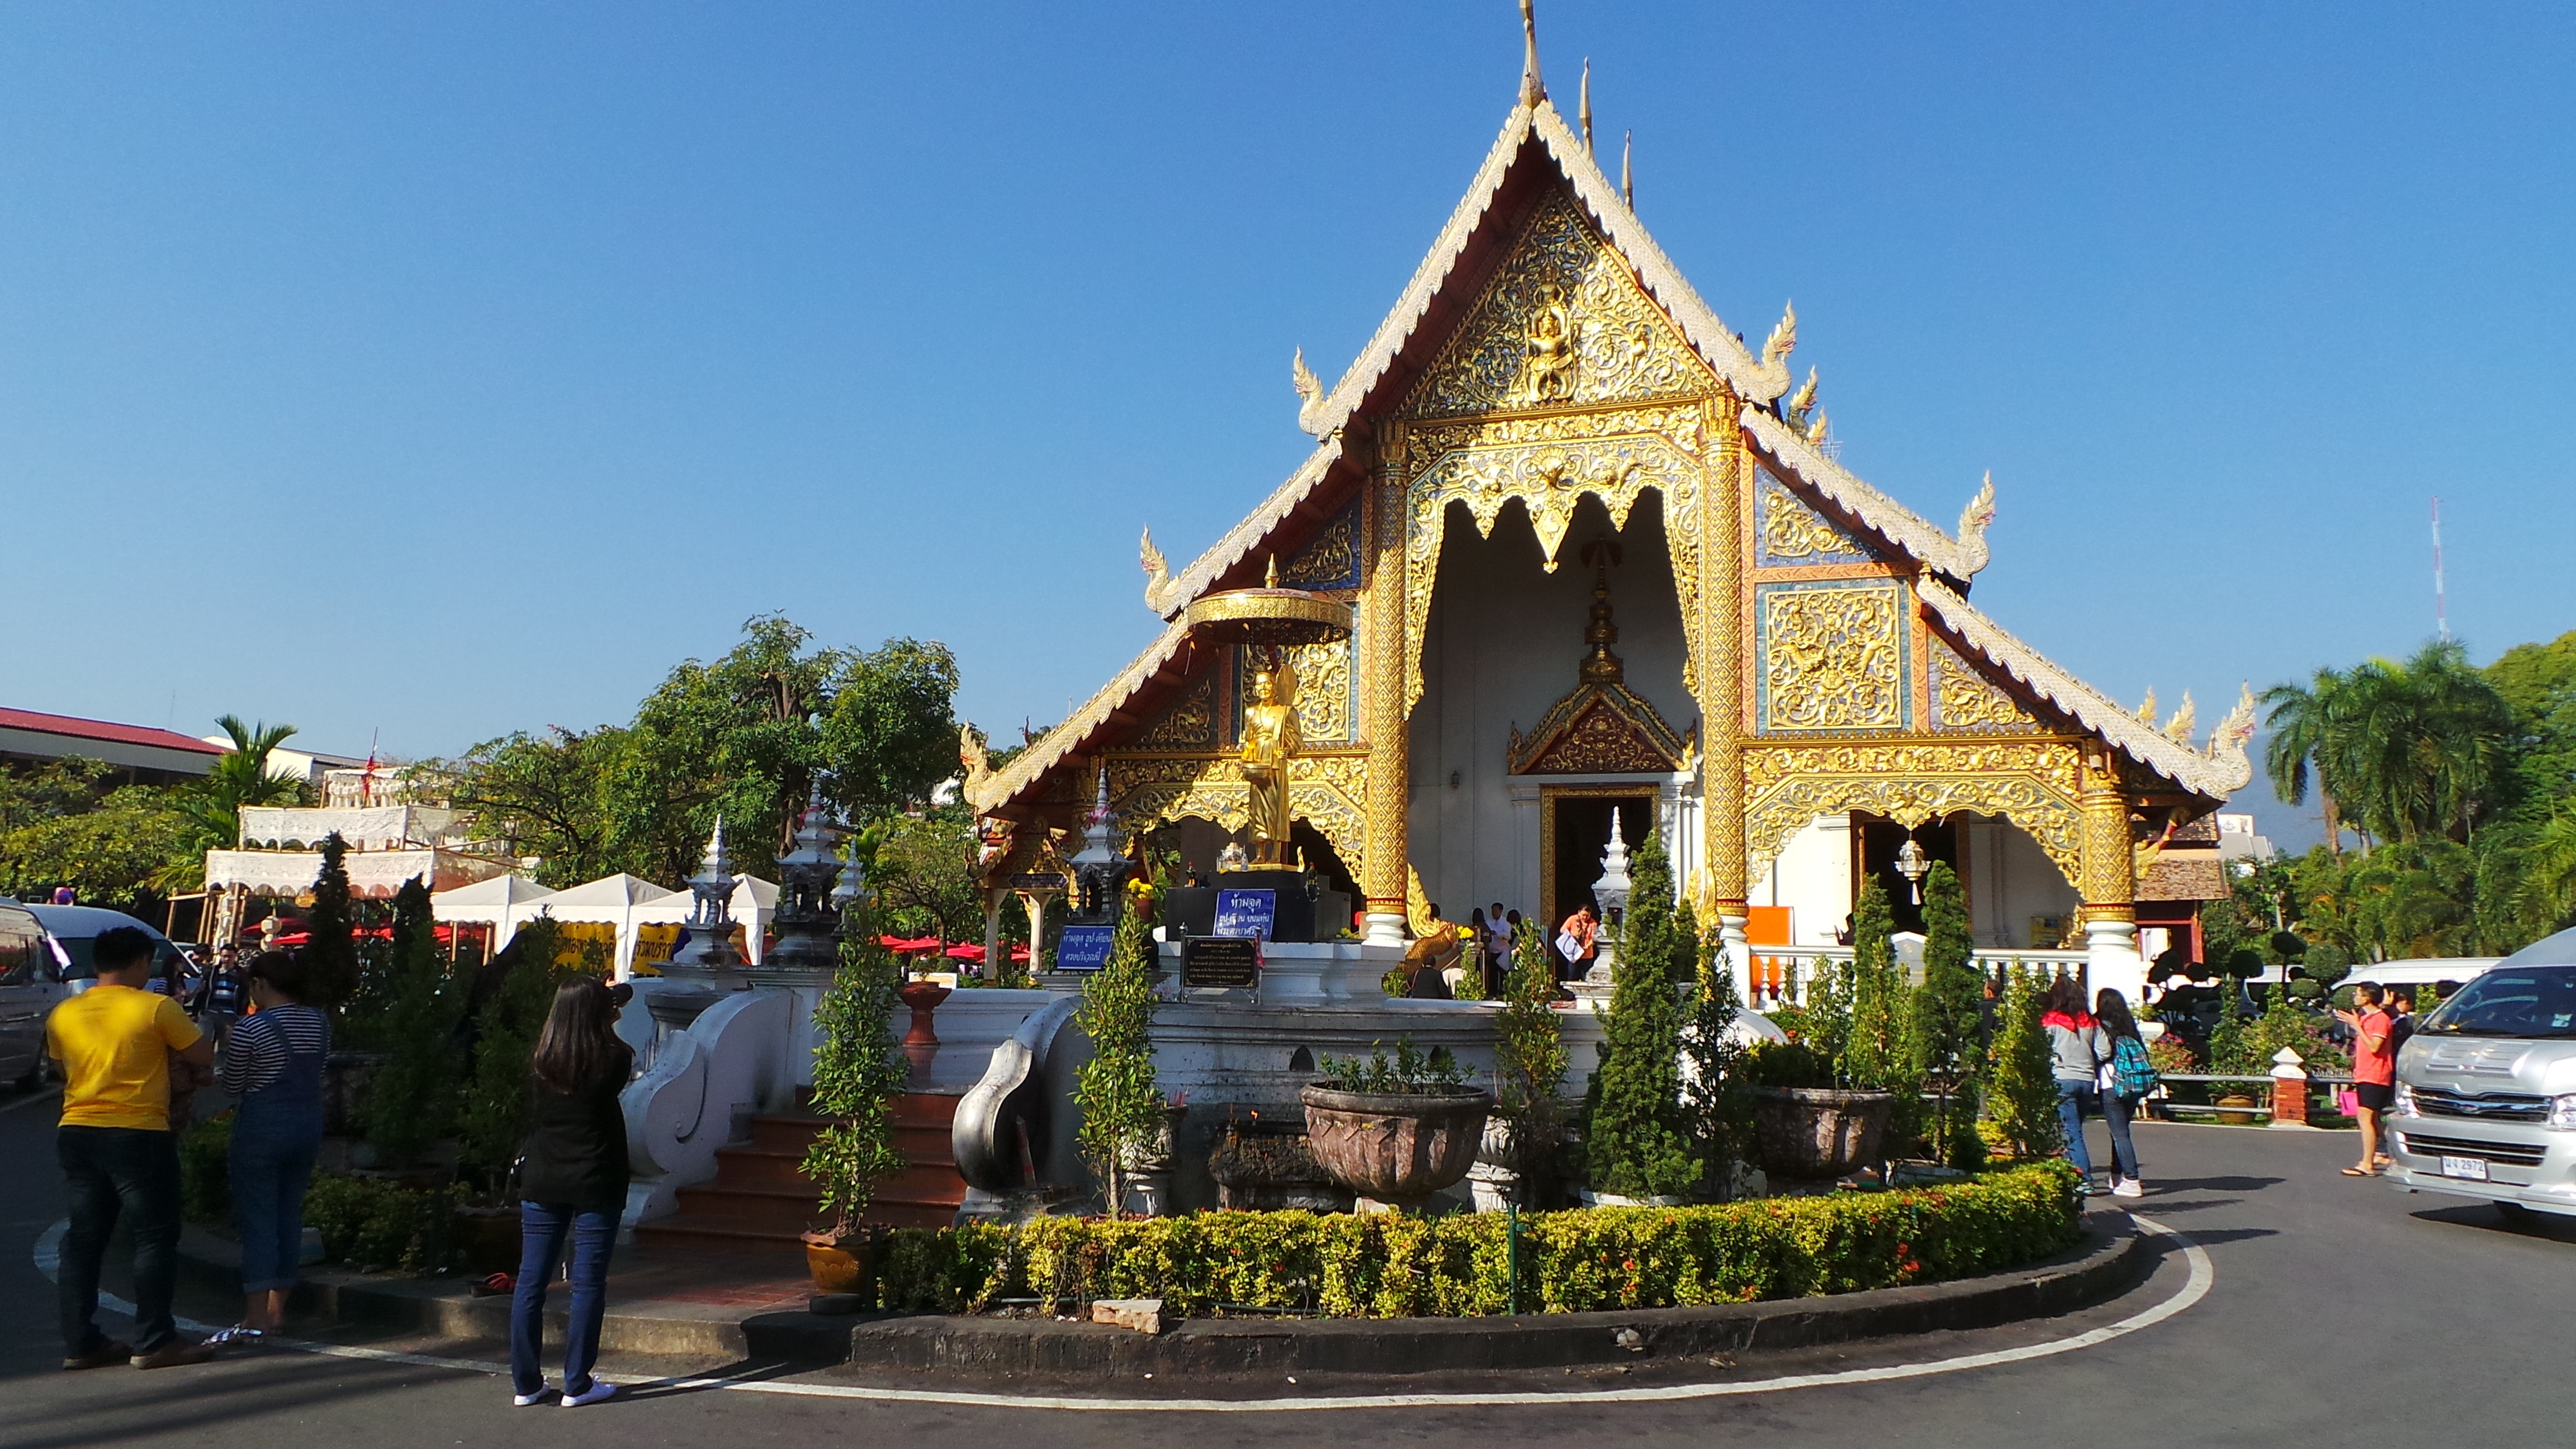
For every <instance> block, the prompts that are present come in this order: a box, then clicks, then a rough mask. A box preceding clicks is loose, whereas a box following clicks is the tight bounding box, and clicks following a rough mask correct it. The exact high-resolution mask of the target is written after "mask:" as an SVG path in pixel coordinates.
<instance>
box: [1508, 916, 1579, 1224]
mask: <svg viewBox="0 0 2576 1449" xmlns="http://www.w3.org/2000/svg"><path fill="white" fill-rule="evenodd" d="M1555 963H1556V958H1555V957H1554V956H1553V955H1551V954H1549V951H1548V948H1547V939H1546V937H1545V936H1544V935H1543V934H1542V933H1541V930H1540V928H1539V924H1538V923H1537V922H1536V921H1523V922H1521V925H1520V929H1519V930H1518V931H1516V932H1514V933H1513V935H1512V971H1511V975H1510V976H1508V977H1506V978H1504V982H1503V1009H1502V1011H1501V1012H1500V1013H1499V1014H1497V1015H1496V1016H1495V1018H1494V1111H1495V1113H1496V1115H1498V1116H1500V1117H1501V1118H1502V1119H1503V1123H1504V1126H1505V1129H1506V1131H1507V1132H1508V1133H1509V1135H1510V1138H1511V1155H1512V1167H1513V1170H1514V1171H1516V1172H1518V1173H1519V1174H1520V1187H1519V1190H1520V1193H1521V1201H1523V1202H1528V1201H1529V1200H1530V1193H1531V1190H1532V1188H1533V1186H1534V1181H1535V1180H1536V1179H1539V1178H1543V1177H1546V1176H1548V1175H1549V1174H1550V1172H1551V1170H1552V1169H1553V1168H1554V1166H1555V1156H1556V1146H1557V1142H1558V1141H1559V1139H1560V1138H1561V1137H1562V1136H1563V1133H1564V1126H1565V1123H1564V1115H1565V1112H1564V1104H1563V1102H1562V1101H1561V1100H1560V1099H1561V1097H1562V1096H1563V1094H1564V1091H1565V1072H1566V1067H1567V1064H1568V1063H1569V1062H1570V1061H1571V1060H1572V1054H1571V1053H1569V1052H1568V1051H1567V1050H1566V1048H1565V1041H1564V1038H1563V1037H1561V1036H1560V1035H1559V1034H1558V1031H1557V1024H1556V1011H1555V1009H1554V1008H1553V1007H1551V1006H1549V1005H1548V1003H1549V1002H1551V1001H1553V1000H1555V999H1556V964H1555Z"/></svg>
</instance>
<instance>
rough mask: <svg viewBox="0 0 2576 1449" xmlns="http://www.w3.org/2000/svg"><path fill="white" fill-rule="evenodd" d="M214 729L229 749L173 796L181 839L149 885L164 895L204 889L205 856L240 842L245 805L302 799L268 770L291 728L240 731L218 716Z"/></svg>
mask: <svg viewBox="0 0 2576 1449" xmlns="http://www.w3.org/2000/svg"><path fill="white" fill-rule="evenodd" d="M215 726H216V728H218V729H221V730H222V731H223V732H224V733H225V735H227V736H229V737H230V738H231V740H232V746H233V747H232V749H230V750H229V751H227V752H225V753H224V754H222V755H220V756H218V757H216V760H215V765H214V768H213V769H211V770H208V771H207V772H206V777H205V778H204V779H202V780H198V781H194V782H192V783H190V784H188V785H184V786H182V787H180V788H179V789H178V790H177V791H176V792H174V798H173V799H172V800H171V808H172V809H173V810H174V811H176V812H177V814H178V815H179V818H180V819H181V820H183V821H184V822H186V824H187V833H186V835H185V836H184V837H183V839H182V840H181V842H180V845H179V848H178V850H177V851H175V852H174V853H173V854H172V855H171V857H170V862H169V864H168V865H167V866H166V867H164V868H163V869H162V870H161V872H160V873H159V874H158V875H157V876H156V877H155V880H154V883H155V884H157V885H159V886H161V887H162V888H163V889H165V890H196V889H198V888H200V887H202V886H203V885H204V884H205V879H206V877H205V870H206V852H207V851H209V850H221V849H223V848H224V847H225V846H227V845H231V844H234V843H236V842H238V841H239V840H240V839H241V811H242V807H243V806H246V805H275V804H279V803H281V802H287V803H292V802H293V801H296V800H298V799H300V798H302V795H303V790H304V786H303V784H302V783H301V782H299V781H296V780H292V779H288V778H286V777H284V776H280V775H272V774H270V773H269V770H268V758H269V755H270V754H271V753H272V752H273V751H275V750H276V749H277V747H278V746H279V745H282V744H284V743H286V741H287V739H288V738H289V737H291V736H292V735H294V733H295V726H293V725H290V724H281V725H273V724H270V723H268V722H267V721H265V720H263V721H261V722H260V723H258V724H256V725H246V724H243V723H242V722H241V718H240V717H239V716H238V715H229V714H227V715H220V716H217V717H216V720H215Z"/></svg>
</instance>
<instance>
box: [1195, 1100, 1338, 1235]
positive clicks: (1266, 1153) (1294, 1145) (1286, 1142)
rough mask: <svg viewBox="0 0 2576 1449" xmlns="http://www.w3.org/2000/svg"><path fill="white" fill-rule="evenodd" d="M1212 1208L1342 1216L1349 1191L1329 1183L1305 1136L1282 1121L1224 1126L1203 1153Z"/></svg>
mask: <svg viewBox="0 0 2576 1449" xmlns="http://www.w3.org/2000/svg"><path fill="white" fill-rule="evenodd" d="M1208 1175H1209V1176H1210V1177H1213V1178H1215V1179H1216V1205H1217V1206H1218V1207H1221V1208H1231V1209H1242V1210H1247V1211H1252V1212H1271V1211H1276V1210H1278V1209H1281V1208H1303V1209H1305V1210H1306V1211H1308V1212H1317V1213H1346V1212H1349V1211H1350V1210H1351V1193H1350V1189H1348V1188H1346V1187H1343V1186H1342V1185H1341V1184H1340V1183H1338V1182H1336V1181H1334V1180H1333V1175H1332V1174H1331V1173H1330V1172H1327V1171H1325V1170H1324V1165H1323V1164H1322V1163H1320V1162H1318V1161H1316V1160H1315V1151H1314V1148H1313V1146H1312V1145H1310V1144H1309V1143H1308V1142H1307V1140H1306V1134H1305V1133H1304V1132H1302V1131H1299V1130H1297V1128H1296V1127H1294V1126H1292V1125H1291V1124H1289V1123H1286V1122H1267V1121H1259V1120H1255V1121H1252V1122H1248V1123H1247V1122H1229V1123H1227V1124H1226V1125H1225V1130H1224V1132H1223V1133H1222V1134H1221V1135H1219V1137H1218V1138H1217V1143H1216V1150H1215V1151H1213V1152H1210V1153H1209V1154H1208Z"/></svg>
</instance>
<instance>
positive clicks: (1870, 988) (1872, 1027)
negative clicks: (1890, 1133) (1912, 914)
mask: <svg viewBox="0 0 2576 1449" xmlns="http://www.w3.org/2000/svg"><path fill="white" fill-rule="evenodd" d="M1895 931H1896V918H1895V913H1894V912H1893V911H1892V910H1890V909H1889V907H1888V903H1887V892H1886V890H1885V889H1884V888H1882V887H1881V886H1880V885H1879V883H1878V881H1877V880H1876V879H1872V880H1871V881H1869V882H1868V883H1867V884H1866V885H1864V886H1862V887H1861V893H1860V899H1859V900H1858V901H1857V902H1855V903H1853V906H1852V959H1851V964H1850V965H1849V966H1847V967H1845V968H1844V975H1843V985H1842V988H1841V991H1840V993H1839V995H1840V996H1841V997H1842V998H1843V999H1845V1000H1847V1001H1849V1002H1850V1003H1851V1006H1850V1012H1851V1025H1850V1028H1849V1031H1848V1034H1847V1035H1846V1036H1845V1038H1844V1041H1843V1049H1842V1053H1841V1057H1840V1060H1839V1061H1838V1062H1837V1063H1836V1065H1835V1072H1834V1075H1835V1076H1836V1077H1837V1078H1839V1079H1840V1080H1841V1081H1842V1083H1843V1084H1844V1085H1845V1086H1848V1087H1853V1088H1857V1089H1860V1090H1863V1091H1897V1090H1900V1089H1901V1086H1902V1083H1903V1081H1904V1078H1905V1077H1906V1075H1907V1069H1908V1063H1907V1060H1906V1058H1907V1055H1908V1054H1907V1052H1906V1049H1905V1016H1906V1000H1905V997H1906V985H1905V973H1904V968H1902V967H1901V966H1899V965H1898V964H1897V962H1896V948H1895V945H1894V943H1893V942H1891V941H1890V940H1889V937H1890V936H1892V935H1893V934H1894V933H1895Z"/></svg>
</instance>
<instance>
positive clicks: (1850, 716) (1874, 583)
mask: <svg viewBox="0 0 2576 1449" xmlns="http://www.w3.org/2000/svg"><path fill="white" fill-rule="evenodd" d="M1761 601H1762V614H1761V622H1762V649H1763V658H1762V682H1763V701H1762V726H1763V728H1764V729H1766V730H1828V729H1835V730H1852V729H1897V728H1901V727H1902V726H1903V725H1904V723H1905V657H1904V651H1903V648H1902V645H1901V642H1900V631H1901V630H1902V628H1903V624H1904V611H1903V608H1902V606H1901V603H1900V599H1899V595H1898V592H1897V585H1895V584H1893V583H1889V582H1882V581H1878V580H1871V581H1868V582H1864V583H1856V584H1832V585H1822V586H1808V587H1774V588H1771V589H1767V590H1765V591H1764V592H1763V593H1762V595H1761Z"/></svg>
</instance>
